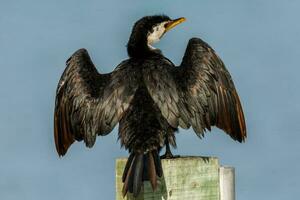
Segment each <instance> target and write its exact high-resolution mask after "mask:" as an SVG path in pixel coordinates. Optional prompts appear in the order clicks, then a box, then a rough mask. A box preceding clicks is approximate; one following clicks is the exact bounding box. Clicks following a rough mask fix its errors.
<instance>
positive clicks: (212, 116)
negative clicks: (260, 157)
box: [144, 38, 246, 142]
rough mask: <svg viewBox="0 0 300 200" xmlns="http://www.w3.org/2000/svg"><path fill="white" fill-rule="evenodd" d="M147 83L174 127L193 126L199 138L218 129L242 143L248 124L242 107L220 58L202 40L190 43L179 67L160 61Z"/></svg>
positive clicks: (151, 70) (149, 69)
mask: <svg viewBox="0 0 300 200" xmlns="http://www.w3.org/2000/svg"><path fill="white" fill-rule="evenodd" d="M147 70H148V71H147V72H146V73H144V80H145V83H146V85H147V88H148V91H149V93H150V95H151V96H152V98H153V100H154V101H155V102H156V104H157V105H158V107H159V108H160V110H161V112H162V114H163V116H164V117H165V118H166V119H167V120H168V122H169V124H170V125H172V126H173V127H176V126H177V125H180V126H181V127H183V128H188V127H190V126H192V127H193V129H194V131H195V132H196V133H197V135H198V136H202V135H203V133H204V131H205V130H206V129H208V130H210V129H211V126H217V127H219V128H221V129H222V130H224V131H225V132H226V133H227V134H229V135H230V136H231V137H232V138H233V139H235V140H238V141H240V142H242V141H243V140H244V139H245V137H246V125H245V119H244V114H243V110H242V106H241V103H240V100H239V97H238V94H237V91H236V89H235V86H234V84H233V81H232V79H231V76H230V74H229V72H228V71H227V69H226V68H225V66H224V64H223V62H222V61H221V59H220V58H219V57H218V56H217V55H216V53H215V52H214V50H213V49H212V48H211V47H210V46H209V45H208V44H206V43H205V42H203V41H202V40H201V39H198V38H193V39H191V40H190V41H189V43H188V46H187V49H186V52H185V55H184V57H183V60H182V63H181V65H180V66H179V67H173V66H172V65H171V64H167V61H166V59H165V61H162V62H161V65H160V66H157V67H156V69H155V70H154V69H151V68H148V69H147Z"/></svg>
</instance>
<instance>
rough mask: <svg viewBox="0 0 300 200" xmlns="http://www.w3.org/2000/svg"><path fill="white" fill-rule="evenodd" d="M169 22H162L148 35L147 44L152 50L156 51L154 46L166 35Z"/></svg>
mask: <svg viewBox="0 0 300 200" xmlns="http://www.w3.org/2000/svg"><path fill="white" fill-rule="evenodd" d="M166 23H168V22H162V23H160V24H158V25H157V26H155V27H153V29H152V32H149V33H148V35H147V44H148V46H149V48H150V49H155V48H154V47H153V46H151V45H152V44H154V43H156V42H158V41H159V40H160V38H161V37H162V36H163V34H164V33H165V30H166V28H165V24H166Z"/></svg>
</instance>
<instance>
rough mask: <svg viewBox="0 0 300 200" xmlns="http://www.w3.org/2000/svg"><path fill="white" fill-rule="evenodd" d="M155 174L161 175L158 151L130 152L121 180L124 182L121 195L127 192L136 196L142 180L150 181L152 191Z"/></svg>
mask: <svg viewBox="0 0 300 200" xmlns="http://www.w3.org/2000/svg"><path fill="white" fill-rule="evenodd" d="M157 176H158V177H161V176H162V167H161V162H160V158H159V155H158V152H157V151H156V150H155V151H151V152H148V153H146V154H143V153H133V152H132V153H131V155H130V156H129V158H128V160H127V163H126V166H125V169H124V172H123V176H122V181H123V183H124V185H123V189H122V193H123V197H125V196H126V194H127V192H128V191H129V192H130V193H133V196H134V197H137V196H138V195H139V193H140V191H141V188H142V184H143V181H150V183H151V186H152V189H153V191H154V190H156V188H157Z"/></svg>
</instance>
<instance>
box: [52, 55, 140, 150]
mask: <svg viewBox="0 0 300 200" xmlns="http://www.w3.org/2000/svg"><path fill="white" fill-rule="evenodd" d="M135 80H136V79H135V73H134V71H132V68H130V66H129V65H128V63H127V62H126V61H124V62H123V63H121V64H120V65H119V66H118V67H117V68H116V69H115V70H114V71H113V72H112V73H108V74H100V73H98V72H97V69H96V68H95V66H94V64H93V63H92V61H91V59H90V57H89V54H88V52H87V51H86V50H85V49H80V50H78V51H76V52H75V53H74V54H73V55H72V56H71V57H70V58H69V59H68V61H67V67H66V69H65V71H64V73H63V75H62V76H61V79H60V81H59V84H58V87H57V91H56V101H55V112H54V136H55V144H56V149H57V152H58V154H59V155H64V154H65V153H66V152H67V150H68V148H69V146H70V145H71V144H72V143H73V142H74V141H75V140H77V141H81V140H84V142H85V144H86V146H88V147H92V146H93V144H94V143H95V140H96V136H97V134H98V135H106V134H108V133H109V132H110V131H111V130H112V129H113V128H114V126H115V125H116V124H117V123H118V121H119V120H120V118H121V117H122V114H123V113H124V112H125V111H126V110H127V108H128V106H129V104H130V101H131V100H132V98H133V96H134V93H135V91H136V89H137V84H136V82H135Z"/></svg>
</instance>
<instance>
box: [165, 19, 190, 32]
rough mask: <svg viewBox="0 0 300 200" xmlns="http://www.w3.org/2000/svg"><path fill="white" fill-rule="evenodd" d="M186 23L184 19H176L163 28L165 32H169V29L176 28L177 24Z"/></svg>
mask: <svg viewBox="0 0 300 200" xmlns="http://www.w3.org/2000/svg"><path fill="white" fill-rule="evenodd" d="M184 21H186V19H185V18H184V17H180V18H178V19H174V20H172V21H170V22H168V23H167V24H166V25H165V27H166V30H165V31H166V32H167V31H169V30H170V29H172V28H173V27H175V26H177V25H178V24H181V23H182V22H184Z"/></svg>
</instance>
